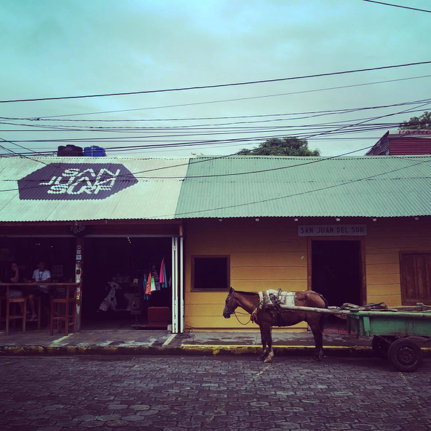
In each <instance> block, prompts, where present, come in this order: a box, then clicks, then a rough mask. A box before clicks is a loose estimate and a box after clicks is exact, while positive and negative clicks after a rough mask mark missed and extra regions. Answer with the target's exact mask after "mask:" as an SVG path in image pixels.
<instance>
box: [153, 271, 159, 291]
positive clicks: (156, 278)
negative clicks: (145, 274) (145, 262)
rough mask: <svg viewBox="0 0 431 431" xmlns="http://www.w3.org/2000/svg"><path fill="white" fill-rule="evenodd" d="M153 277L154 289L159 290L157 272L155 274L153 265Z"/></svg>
mask: <svg viewBox="0 0 431 431" xmlns="http://www.w3.org/2000/svg"><path fill="white" fill-rule="evenodd" d="M153 278H154V284H155V287H156V290H160V280H159V274H157V271H156V267H155V266H153Z"/></svg>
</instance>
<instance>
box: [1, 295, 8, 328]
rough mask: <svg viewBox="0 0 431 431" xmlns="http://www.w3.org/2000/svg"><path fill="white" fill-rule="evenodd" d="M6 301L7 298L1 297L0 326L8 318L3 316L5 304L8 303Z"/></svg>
mask: <svg viewBox="0 0 431 431" xmlns="http://www.w3.org/2000/svg"><path fill="white" fill-rule="evenodd" d="M6 299H7V298H6V296H0V324H1V322H3V321H5V320H6V318H4V317H3V316H2V314H3V302H4V303H6ZM5 311H6V308H5Z"/></svg>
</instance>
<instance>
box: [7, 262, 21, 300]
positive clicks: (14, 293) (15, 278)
mask: <svg viewBox="0 0 431 431" xmlns="http://www.w3.org/2000/svg"><path fill="white" fill-rule="evenodd" d="M10 275H11V278H10V281H11V282H12V283H19V268H18V264H17V263H16V262H13V263H12V266H11V274H10ZM9 298H22V290H21V289H11V288H9ZM20 305H22V304H20Z"/></svg>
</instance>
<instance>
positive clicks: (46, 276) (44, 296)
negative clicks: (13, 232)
mask: <svg viewBox="0 0 431 431" xmlns="http://www.w3.org/2000/svg"><path fill="white" fill-rule="evenodd" d="M42 281H43V282H45V283H49V282H50V281H51V273H50V272H49V270H48V269H46V267H45V262H43V261H41V262H39V263H38V265H37V269H35V270H34V271H33V282H34V283H38V282H42ZM49 290H50V289H49V286H47V285H45V284H43V285H39V286H38V288H37V289H36V290H35V291H34V292H33V294H31V295H30V296H29V303H30V310H31V316H32V319H35V318H36V312H35V306H34V297H35V296H39V297H40V298H41V301H42V309H43V316H44V319H43V320H44V324H45V323H47V322H48V320H49ZM41 317H42V316H41Z"/></svg>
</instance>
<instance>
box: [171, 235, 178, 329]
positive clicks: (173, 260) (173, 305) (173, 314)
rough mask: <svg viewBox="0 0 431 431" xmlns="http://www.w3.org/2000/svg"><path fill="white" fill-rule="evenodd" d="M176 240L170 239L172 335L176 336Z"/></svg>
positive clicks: (174, 238)
mask: <svg viewBox="0 0 431 431" xmlns="http://www.w3.org/2000/svg"><path fill="white" fill-rule="evenodd" d="M177 299H178V238H177V237H172V333H173V334H178V301H177Z"/></svg>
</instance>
